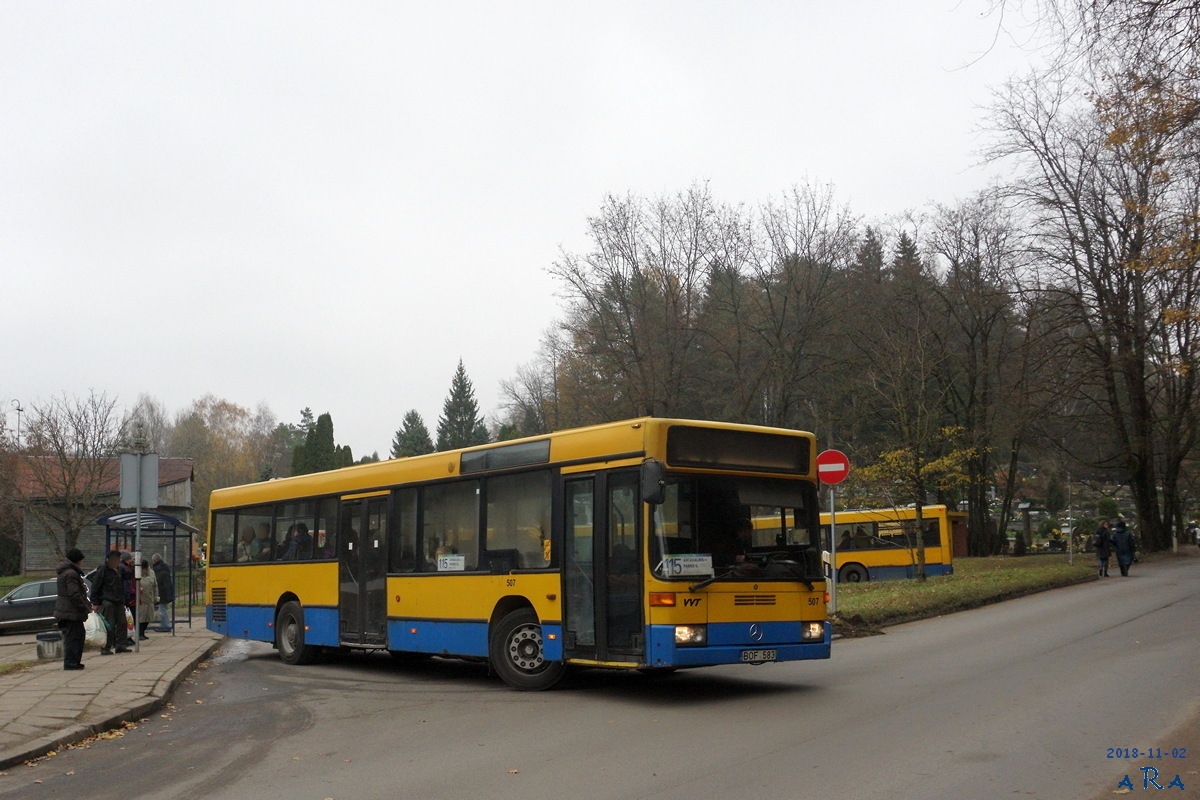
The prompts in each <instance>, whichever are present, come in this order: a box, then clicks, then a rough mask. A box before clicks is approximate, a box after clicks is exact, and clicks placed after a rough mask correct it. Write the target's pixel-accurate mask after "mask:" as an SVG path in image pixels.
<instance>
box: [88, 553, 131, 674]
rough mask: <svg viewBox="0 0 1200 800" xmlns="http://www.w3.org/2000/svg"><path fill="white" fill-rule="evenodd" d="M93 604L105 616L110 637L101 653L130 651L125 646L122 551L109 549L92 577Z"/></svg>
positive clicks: (105, 654)
mask: <svg viewBox="0 0 1200 800" xmlns="http://www.w3.org/2000/svg"><path fill="white" fill-rule="evenodd" d="M91 601H92V605H93V606H95V607H96V610H97V611H99V612H100V616H102V617H104V621H105V622H106V623H108V624H107V627H108V639H107V640H106V641H105V643H104V647H103V648H102V649H101V650H100V655H102V656H111V655H112V654H113V650H114V648H115V649H116V651H117V652H118V653H128V652H129V648H128V647H125V646H124V641H125V638H126V628H125V585H124V583H123V582H122V580H121V553H120V551H119V550H109V551H108V557H107V558H105V559H104V563H103V564H101V565H100V568H99V569H97V570H96V574H95V576H94V577H93V578H92V596H91Z"/></svg>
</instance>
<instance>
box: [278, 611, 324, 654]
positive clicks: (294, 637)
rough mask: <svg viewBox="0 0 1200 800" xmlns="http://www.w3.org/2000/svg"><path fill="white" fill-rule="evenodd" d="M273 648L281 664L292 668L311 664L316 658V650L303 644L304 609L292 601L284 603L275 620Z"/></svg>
mask: <svg viewBox="0 0 1200 800" xmlns="http://www.w3.org/2000/svg"><path fill="white" fill-rule="evenodd" d="M275 646H276V647H277V648H278V649H279V658H280V659H281V660H282V661H283V663H285V664H291V665H292V666H295V665H298V664H311V663H312V662H313V660H314V659H315V658H316V657H317V648H316V647H313V646H312V645H309V644H305V642H304V609H302V608H301V607H300V604H299V603H297V602H296V601H294V600H289V601H288V602H286V603H284V604H283V607H282V608H280V609H279V616H277V617H276V618H275Z"/></svg>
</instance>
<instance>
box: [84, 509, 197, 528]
mask: <svg viewBox="0 0 1200 800" xmlns="http://www.w3.org/2000/svg"><path fill="white" fill-rule="evenodd" d="M137 523H138V514H137V512H136V511H122V512H121V513H119V514H109V515H108V516H106V517H101V518H100V519H98V520H96V524H97V525H103V526H104V527H106V528H108V529H109V530H110V531H133V530H136V529H137ZM176 528H183V529H184V530H185V531H190V532H191V533H199V532H200V531H199V529H198V528H193V527H192V526H191V525H188V524H187V523H186V522H182V521H180V520H177V519H175V518H174V517H168V516H167V515H166V514H159V513H158V512H156V511H143V512H142V531H143V532H146V531H150V532H153V531H171V530H175V529H176Z"/></svg>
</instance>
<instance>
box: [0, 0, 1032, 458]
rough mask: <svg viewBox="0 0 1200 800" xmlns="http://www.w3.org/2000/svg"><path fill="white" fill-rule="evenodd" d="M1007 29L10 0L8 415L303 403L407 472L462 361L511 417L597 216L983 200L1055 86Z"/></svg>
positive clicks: (1, 334)
mask: <svg viewBox="0 0 1200 800" xmlns="http://www.w3.org/2000/svg"><path fill="white" fill-rule="evenodd" d="M988 5H989V3H988V2H987V1H986V0H908V1H907V2H896V0H878V1H877V2H856V1H854V0H840V1H838V2H834V0H829V2H801V1H800V0H796V1H795V2H788V3H783V2H777V3H764V2H744V1H742V2H698V1H697V0H691V1H690V2H640V3H628V2H613V1H612V0H606V2H602V3H583V2H578V3H562V2H553V3H534V2H524V3H509V2H494V1H493V2H429V3H404V2H390V3H349V2H337V3H299V2H284V3H267V2H245V1H244V0H241V1H239V2H236V3H220V2H203V3H200V2H193V3H162V2H155V3H108V2H85V3H64V2H53V3H51V2H33V1H32V0H30V1H29V2H18V1H17V0H4V2H0V259H2V263H3V267H2V272H0V296H2V297H3V298H4V301H3V304H2V307H0V401H3V403H4V408H5V409H6V410H8V409H10V408H11V400H12V399H17V400H19V401H20V402H21V403H23V404H24V405H25V406H26V407H28V406H30V405H32V404H34V403H36V402H38V401H39V400H45V399H47V398H49V397H51V396H53V395H57V394H61V393H63V392H66V393H67V394H68V395H79V396H85V395H86V394H87V393H88V391H89V390H96V391H105V392H108V393H109V395H110V396H111V395H117V396H118V397H119V399H120V400H121V401H122V402H123V403H129V404H132V403H133V402H134V401H135V400H136V398H137V396H138V395H139V394H141V393H143V392H145V393H149V394H150V395H152V396H154V397H156V398H157V399H158V400H160V401H161V402H162V403H164V404H165V405H166V407H167V409H168V410H169V411H170V412H172V413H174V412H177V411H179V410H181V409H183V408H184V407H186V406H187V405H188V404H189V403H190V402H191V401H192V400H193V399H195V398H197V397H200V396H201V395H204V394H205V393H212V394H215V395H216V396H218V397H221V398H224V399H227V400H231V401H234V402H236V403H239V404H241V405H244V406H247V407H251V408H253V407H254V406H256V405H258V404H259V403H266V404H267V405H269V406H270V407H271V409H272V410H273V411H274V412H275V414H276V415H277V416H278V417H279V418H280V419H281V420H283V421H296V420H297V419H298V417H299V411H300V409H301V408H303V407H305V406H308V407H311V408H312V409H313V411H314V412H316V413H321V412H325V411H328V412H330V413H331V414H332V415H333V420H334V428H335V434H336V437H337V439H338V442H339V443H342V444H349V445H351V447H352V448H353V450H354V454H355V457H359V456H362V455H366V454H369V453H371V452H372V451H376V450H377V451H379V453H380V454H381V455H384V456H386V455H387V451H388V448H389V446H390V442H391V437H392V434H393V433H394V432H395V430H396V428H397V427H399V425H400V422H401V419H402V417H403V415H404V413H405V412H406V411H407V410H408V409H412V408H415V409H417V410H418V411H419V412H420V413H421V414H422V416H424V418H425V421H426V423H427V424H428V425H429V427H430V429H431V430H434V429H435V428H436V425H437V418H438V416H439V414H440V413H441V408H442V402H443V400H444V399H445V397H446V394H447V391H448V389H449V385H450V379H451V377H452V375H453V373H454V369H455V366H456V364H457V362H458V360H459V359H460V358H461V359H462V360H463V363H464V365H465V367H466V370H467V374H468V375H469V376H470V378H471V379H472V381H473V382H474V385H475V391H476V396H477V398H478V399H479V401H480V405H481V407H482V410H483V411H484V412H485V413H486V414H487V415H489V416H490V415H491V414H493V413H494V412H495V411H496V410H497V405H498V402H499V399H500V395H499V382H500V381H501V380H503V379H506V378H510V377H512V376H513V375H514V373H515V371H516V369H517V367H518V366H519V365H521V364H523V363H526V362H528V361H530V360H531V359H532V358H533V357H534V355H535V353H536V350H537V347H538V343H539V340H540V339H541V337H542V334H543V332H544V331H545V330H546V329H547V328H548V327H549V326H550V325H551V324H552V323H553V322H554V321H555V320H556V319H557V318H558V317H559V312H560V308H561V306H560V301H559V299H558V298H557V297H556V290H557V287H556V285H555V284H554V282H553V281H552V280H551V278H550V277H549V275H548V273H547V268H548V267H549V266H550V265H551V263H552V262H553V261H554V260H555V259H556V257H557V255H558V253H559V252H560V248H565V249H567V250H569V251H572V252H582V251H584V250H585V249H586V248H587V240H586V238H585V236H584V234H585V230H586V220H587V217H588V216H589V215H591V214H594V213H595V212H596V211H597V210H598V209H599V207H600V203H601V201H602V199H603V197H604V195H605V194H606V193H609V192H612V193H617V194H624V193H626V192H634V193H637V194H643V195H648V196H654V195H659V194H663V193H667V194H673V193H675V192H677V191H680V190H683V189H686V188H687V187H688V186H689V185H691V184H692V183H694V182H699V181H707V182H708V183H709V186H710V188H711V191H712V193H713V195H714V197H715V198H716V199H717V200H718V201H722V202H730V203H744V204H746V205H749V206H756V205H758V204H760V203H763V202H764V201H766V200H768V199H770V198H772V197H778V196H779V195H781V194H782V193H783V192H784V191H785V190H786V189H787V188H788V187H790V186H791V185H793V184H795V183H797V182H801V181H805V180H811V181H816V182H820V183H831V184H833V185H834V186H835V187H836V188H837V193H838V196H839V198H840V199H841V200H842V201H844V202H846V203H848V204H849V205H850V207H851V208H852V210H853V211H855V212H856V213H858V214H861V215H863V216H864V217H866V218H868V219H873V218H879V217H883V216H885V215H891V214H896V213H899V212H902V211H904V210H905V209H917V208H922V207H924V206H926V205H928V204H929V203H930V202H934V201H937V202H951V201H953V200H954V199H955V198H957V197H964V196H967V195H969V194H971V193H972V192H974V191H977V190H978V189H980V188H982V187H983V186H984V185H985V183H986V182H987V179H988V176H989V171H988V170H987V169H984V168H981V167H979V166H978V163H979V160H980V159H979V157H978V151H979V149H980V147H981V146H982V145H983V144H984V143H985V142H986V138H985V137H984V136H983V135H981V134H979V133H978V132H977V131H978V129H979V128H980V127H981V125H982V123H983V113H982V110H981V108H982V107H983V106H985V105H986V104H987V103H988V102H989V92H990V89H991V87H995V86H997V85H999V84H1000V83H1001V82H1002V81H1003V80H1004V78H1005V77H1006V76H1008V75H1009V74H1011V73H1012V72H1014V71H1023V70H1024V69H1025V68H1026V66H1027V64H1028V63H1029V62H1030V59H1031V58H1032V57H1033V56H1032V55H1031V52H1030V49H1029V48H1028V46H1019V45H1018V44H1014V43H1013V41H1011V40H1010V38H1009V37H1006V36H1003V35H1002V36H1001V37H1000V39H999V41H998V42H997V44H996V46H995V48H994V49H991V50H990V51H989V47H990V46H991V43H992V39H993V37H994V36H995V33H996V26H997V20H996V19H995V18H994V17H990V16H987V15H986V14H985V13H984V12H985V11H986V9H987V7H988ZM1007 25H1008V27H1009V28H1012V29H1014V31H1016V32H1017V34H1018V37H1019V36H1020V29H1019V27H1018V23H1017V22H1016V21H1014V20H1012V19H1011V18H1010V20H1009V21H1008V23H1007ZM985 53H986V55H985ZM981 55H982V56H983V57H982V58H980V56H981ZM15 421H16V420H15V417H14V415H13V414H12V413H9V414H8V416H7V422H8V425H9V426H10V427H11V426H12V425H13V424H14V423H15Z"/></svg>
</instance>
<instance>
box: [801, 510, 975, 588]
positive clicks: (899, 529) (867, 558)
mask: <svg viewBox="0 0 1200 800" xmlns="http://www.w3.org/2000/svg"><path fill="white" fill-rule="evenodd" d="M966 518H967V515H966V514H964V513H962V512H959V511H951V510H950V509H948V508H947V507H946V506H942V505H938V506H923V507H922V509H921V523H920V524H921V527H920V536H921V542H922V543H923V544H924V545H925V574H926V575H929V576H932V575H951V574H953V573H954V538H953V537H954V529H955V528H956V527H961V526H963V525H965V524H966ZM835 524H836V526H837V530H836V531H835V535H836V536H837V567H838V582H839V583H859V582H862V581H886V580H896V579H901V578H912V577H915V576H916V570H917V550H916V547H917V510H916V508H912V507H910V508H885V509H873V510H870V511H839V512H837V516H836V523H835ZM821 525H822V530H823V533H824V537H825V538H824V540H823V541H825V542H826V545H825V549H826V550H828V549H829V547H828V538H829V537H828V531H829V514H828V513H823V514H821Z"/></svg>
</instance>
